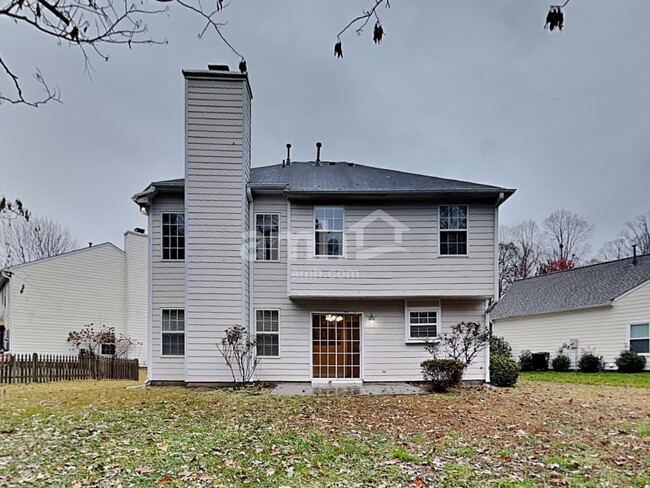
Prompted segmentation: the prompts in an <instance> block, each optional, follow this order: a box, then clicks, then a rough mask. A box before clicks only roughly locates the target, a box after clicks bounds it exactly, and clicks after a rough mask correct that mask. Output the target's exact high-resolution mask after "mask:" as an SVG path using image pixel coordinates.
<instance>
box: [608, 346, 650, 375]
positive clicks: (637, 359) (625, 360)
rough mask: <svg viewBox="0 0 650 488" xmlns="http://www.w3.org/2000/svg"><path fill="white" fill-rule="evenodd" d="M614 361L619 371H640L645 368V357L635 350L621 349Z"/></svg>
mask: <svg viewBox="0 0 650 488" xmlns="http://www.w3.org/2000/svg"><path fill="white" fill-rule="evenodd" d="M614 362H615V363H616V366H617V367H618V370H619V372H621V373H640V372H641V371H643V369H644V368H645V362H646V359H645V356H639V354H637V352H636V351H621V354H619V355H618V357H617V358H616V361H614Z"/></svg>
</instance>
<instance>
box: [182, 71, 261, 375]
mask: <svg viewBox="0 0 650 488" xmlns="http://www.w3.org/2000/svg"><path fill="white" fill-rule="evenodd" d="M209 76H211V78H206V77H204V76H203V77H202V76H201V75H198V76H195V75H193V74H192V73H191V72H185V88H186V93H187V100H186V106H185V135H186V139H185V155H186V164H185V217H186V229H185V230H186V238H187V243H186V258H187V259H186V261H185V262H186V265H187V266H186V272H185V284H186V293H187V304H186V306H185V319H186V322H187V330H186V334H185V380H186V381H187V382H188V383H201V382H204V381H217V382H219V381H220V382H231V381H232V377H231V375H230V372H229V370H228V367H227V366H226V365H225V362H224V360H223V358H222V357H221V356H220V355H219V354H218V352H217V351H216V347H215V344H216V343H217V342H218V341H219V340H220V339H221V338H222V337H223V336H224V334H225V330H226V329H227V328H229V327H232V326H234V325H235V324H241V325H243V326H244V327H246V328H248V327H249V317H248V313H247V310H248V290H247V288H248V287H247V282H248V267H249V262H248V260H247V259H242V257H241V249H242V245H243V244H244V238H245V236H246V235H247V233H248V231H249V206H248V202H247V197H246V184H247V183H248V181H249V175H250V110H251V99H250V96H251V95H250V92H249V91H248V85H247V82H246V80H245V79H243V78H242V77H241V76H240V75H238V76H231V75H229V74H226V73H220V72H217V71H215V72H212V73H211V74H210V75H209Z"/></svg>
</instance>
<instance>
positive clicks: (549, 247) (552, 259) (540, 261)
mask: <svg viewBox="0 0 650 488" xmlns="http://www.w3.org/2000/svg"><path fill="white" fill-rule="evenodd" d="M593 231H594V226H593V225H592V224H590V223H589V222H587V220H585V219H584V218H582V217H581V216H579V215H578V214H576V213H575V212H572V211H570V210H565V209H561V210H556V211H555V212H553V213H552V214H551V215H549V216H548V217H546V218H545V219H544V220H543V221H542V223H541V224H539V223H538V222H536V221H535V220H532V219H529V220H524V221H523V222H520V223H518V224H516V225H512V226H502V227H501V228H500V229H499V296H502V295H503V294H504V293H505V291H506V290H507V289H508V287H509V286H510V285H511V284H512V283H513V282H514V281H516V280H520V279H524V278H530V277H531V276H538V275H543V274H548V273H554V272H557V271H565V270H568V269H572V268H574V267H577V266H584V265H588V264H595V263H599V262H604V261H613V260H616V259H622V258H626V257H629V256H631V255H632V252H633V246H636V251H637V254H639V255H640V254H649V253H650V211H648V212H647V213H645V214H641V215H637V216H636V217H635V218H633V219H632V220H628V221H626V222H625V223H624V224H623V227H622V229H621V231H620V232H619V234H618V236H617V237H616V238H615V239H613V240H611V241H608V242H606V243H605V244H604V245H603V246H602V247H601V248H600V250H599V251H598V253H597V254H596V255H595V256H592V255H591V246H590V244H589V241H590V239H591V236H592V234H593Z"/></svg>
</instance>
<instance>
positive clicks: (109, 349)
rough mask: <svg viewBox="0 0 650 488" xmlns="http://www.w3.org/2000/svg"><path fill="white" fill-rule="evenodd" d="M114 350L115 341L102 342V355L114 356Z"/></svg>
mask: <svg viewBox="0 0 650 488" xmlns="http://www.w3.org/2000/svg"><path fill="white" fill-rule="evenodd" d="M115 350H116V349H115V343H114V342H113V343H110V344H109V343H106V344H102V347H101V354H102V355H103V356H115Z"/></svg>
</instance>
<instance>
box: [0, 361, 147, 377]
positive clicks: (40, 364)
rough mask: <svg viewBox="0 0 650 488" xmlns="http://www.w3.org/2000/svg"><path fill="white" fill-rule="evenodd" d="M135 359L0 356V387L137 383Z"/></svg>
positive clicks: (138, 371) (138, 372) (137, 373)
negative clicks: (73, 383) (22, 384)
mask: <svg viewBox="0 0 650 488" xmlns="http://www.w3.org/2000/svg"><path fill="white" fill-rule="evenodd" d="M139 374H140V370H139V365H138V360H137V359H119V358H111V357H101V356H88V355H86V356H57V355H52V354H41V355H39V354H36V353H34V354H2V355H0V384H11V383H46V382H49V381H70V380H89V379H92V380H137V379H139Z"/></svg>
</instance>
